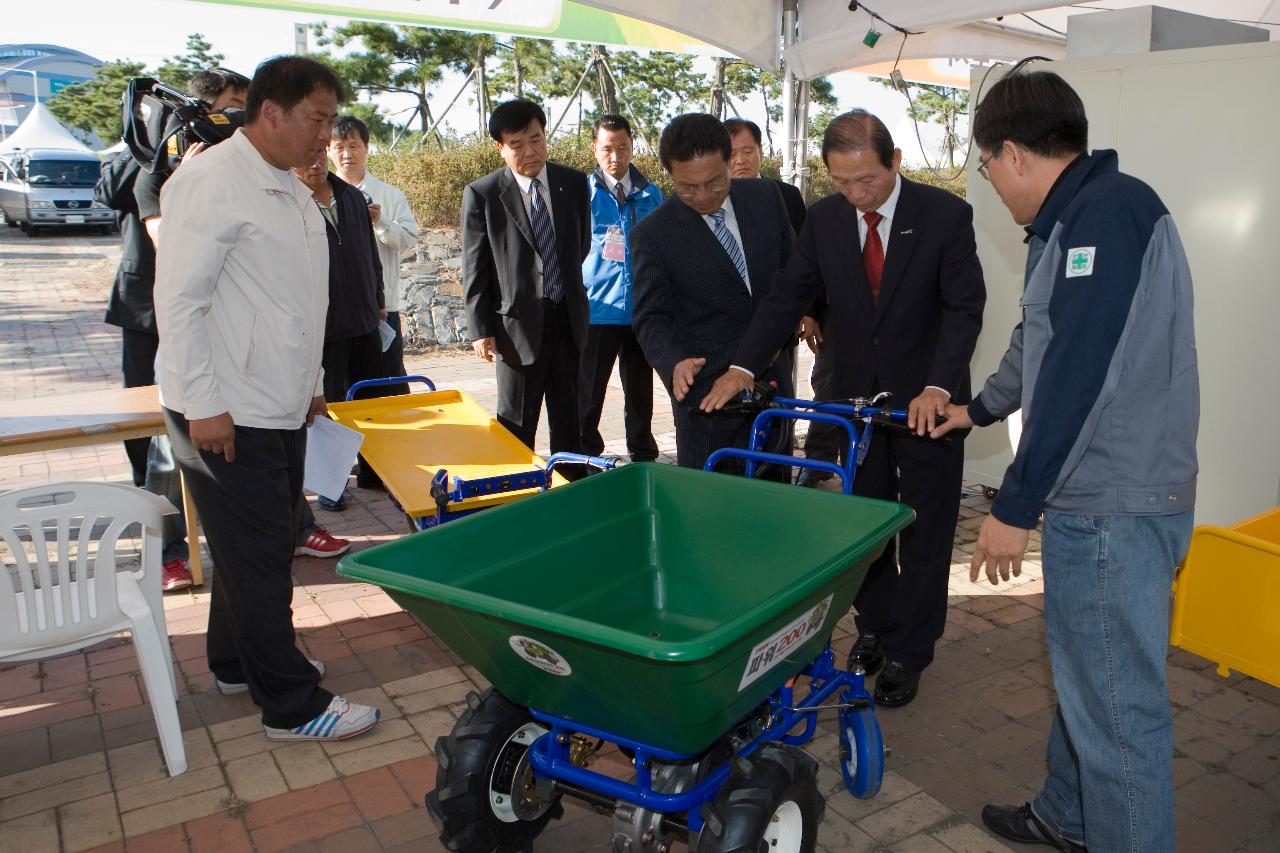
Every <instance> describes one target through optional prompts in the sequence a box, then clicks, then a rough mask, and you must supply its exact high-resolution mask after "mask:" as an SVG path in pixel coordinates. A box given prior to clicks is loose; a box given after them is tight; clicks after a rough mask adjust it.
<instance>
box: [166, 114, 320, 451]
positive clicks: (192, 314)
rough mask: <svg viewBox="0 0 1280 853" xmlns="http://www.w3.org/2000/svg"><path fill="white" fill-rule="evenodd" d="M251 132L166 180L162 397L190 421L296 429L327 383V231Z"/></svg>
mask: <svg viewBox="0 0 1280 853" xmlns="http://www.w3.org/2000/svg"><path fill="white" fill-rule="evenodd" d="M284 175H285V173H284V172H282V171H281V170H279V169H275V168H273V167H272V166H271V165H270V164H269V163H267V161H266V160H264V159H263V157H262V155H261V154H259V153H258V149H257V148H255V147H254V145H253V143H252V142H250V141H249V138H248V137H247V136H245V134H244V131H243V130H237V131H236V132H235V135H233V136H232V137H231V138H230V139H228V140H227V141H226V142H223V143H222V144H220V145H215V146H214V147H212V148H210V149H209V150H208V151H205V152H204V153H203V154H201V155H200V156H199V157H194V158H192V159H191V162H189V163H184V164H183V165H182V168H180V169H178V170H177V171H176V172H174V174H173V177H172V178H170V179H169V180H168V181H167V182H166V183H165V185H164V189H163V190H162V192H161V196H160V200H161V205H162V209H163V211H164V239H162V240H161V241H160V247H159V250H158V251H157V253H156V283H155V309H156V325H157V327H158V328H159V329H160V352H159V358H158V371H157V373H158V379H159V385H160V402H161V404H162V405H164V406H165V407H166V408H169V409H172V410H173V411H176V412H180V413H181V414H183V415H185V416H186V417H187V418H188V419H191V420H194V419H198V418H209V417H213V416H215V415H220V414H222V413H223V412H228V413H230V415H231V418H232V420H234V421H235V422H236V423H237V424H238V425H240V426H246V427H260V428H264V429H297V428H299V427H301V426H302V425H303V424H304V423H305V422H306V418H307V412H308V411H309V410H310V407H311V400H312V398H313V397H315V396H317V395H320V394H322V393H323V390H324V389H323V381H322V380H323V375H322V371H321V368H320V354H321V349H322V348H323V346H324V325H325V314H326V312H327V311H328V308H329V238H328V236H327V235H326V233H325V222H324V216H322V215H321V213H320V209H319V208H318V207H317V206H316V203H315V200H314V199H313V198H312V195H311V190H310V189H308V188H307V186H306V184H304V183H302V181H300V180H299V179H298V178H297V177H296V176H293V175H289V176H288V177H287V178H286V177H284Z"/></svg>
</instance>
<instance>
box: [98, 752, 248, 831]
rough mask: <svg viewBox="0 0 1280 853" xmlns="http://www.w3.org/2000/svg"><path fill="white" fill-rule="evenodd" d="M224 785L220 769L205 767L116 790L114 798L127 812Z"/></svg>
mask: <svg viewBox="0 0 1280 853" xmlns="http://www.w3.org/2000/svg"><path fill="white" fill-rule="evenodd" d="M225 785H226V777H225V776H223V773H222V768H221V767H216V766H215V767H205V768H202V769H200V770H188V771H187V772H186V773H182V774H179V775H177V776H173V777H170V776H168V775H166V776H165V777H164V778H163V779H159V780H157V781H152V782H143V783H142V784H140V785H133V786H131V787H128V788H117V789H116V797H117V798H118V799H119V801H120V810H121V811H124V812H129V811H133V810H134V809H140V808H142V807H143V806H149V805H151V804H152V803H161V802H164V801H166V800H181V799H182V798H183V797H186V796H189V795H191V794H198V793H200V792H202V791H209V790H212V789H214V788H221V787H224V786H225ZM165 825H166V826H167V825H168V824H165Z"/></svg>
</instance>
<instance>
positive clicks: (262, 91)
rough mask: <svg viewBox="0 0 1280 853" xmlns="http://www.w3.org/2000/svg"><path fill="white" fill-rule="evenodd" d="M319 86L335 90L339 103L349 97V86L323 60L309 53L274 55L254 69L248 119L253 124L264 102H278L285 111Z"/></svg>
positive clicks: (246, 109) (247, 104) (333, 91)
mask: <svg viewBox="0 0 1280 853" xmlns="http://www.w3.org/2000/svg"><path fill="white" fill-rule="evenodd" d="M317 89H327V90H328V91H330V92H332V93H333V95H334V97H335V98H337V99H338V103H343V102H345V101H346V100H347V89H346V86H344V85H342V80H340V79H339V78H338V75H337V74H335V73H333V69H332V68H330V67H329V66H327V65H325V64H324V63H323V62H317V61H316V60H314V59H311V58H309V57H306V56H275V57H272V58H271V59H268V60H267V61H266V62H264V63H262V64H261V65H259V66H258V67H257V69H256V70H255V71H254V72H253V80H251V81H250V82H249V97H248V98H247V99H246V107H245V112H246V115H245V119H246V120H247V121H248V122H249V123H250V124H252V123H253V122H255V121H257V119H258V114H259V113H261V112H262V104H263V102H265V101H271V102H272V103H275V104H279V105H280V107H281V109H284V110H286V111H288V110H291V109H293V108H294V107H296V106H297V105H298V104H299V103H301V102H302V101H303V100H304V99H305V98H307V97H308V96H309V95H310V94H311V93H312V92H314V91H316V90H317Z"/></svg>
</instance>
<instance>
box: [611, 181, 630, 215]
mask: <svg viewBox="0 0 1280 853" xmlns="http://www.w3.org/2000/svg"><path fill="white" fill-rule="evenodd" d="M613 195H614V197H616V198H617V199H618V209H619V210H621V209H622V206H623V205H624V204H626V203H627V191H626V190H625V189H623V188H622V181H618V182H617V183H616V184H614V185H613Z"/></svg>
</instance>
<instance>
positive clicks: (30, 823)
mask: <svg viewBox="0 0 1280 853" xmlns="http://www.w3.org/2000/svg"><path fill="white" fill-rule="evenodd" d="M0 838H2V839H4V843H5V846H6V847H8V848H9V849H10V850H16V851H22V853H60V848H59V845H58V818H57V814H56V812H55V811H54V810H53V809H47V810H45V811H42V812H36V813H35V814H30V815H27V816H26V817H20V818H15V819H14V820H7V821H5V822H3V823H0Z"/></svg>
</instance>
